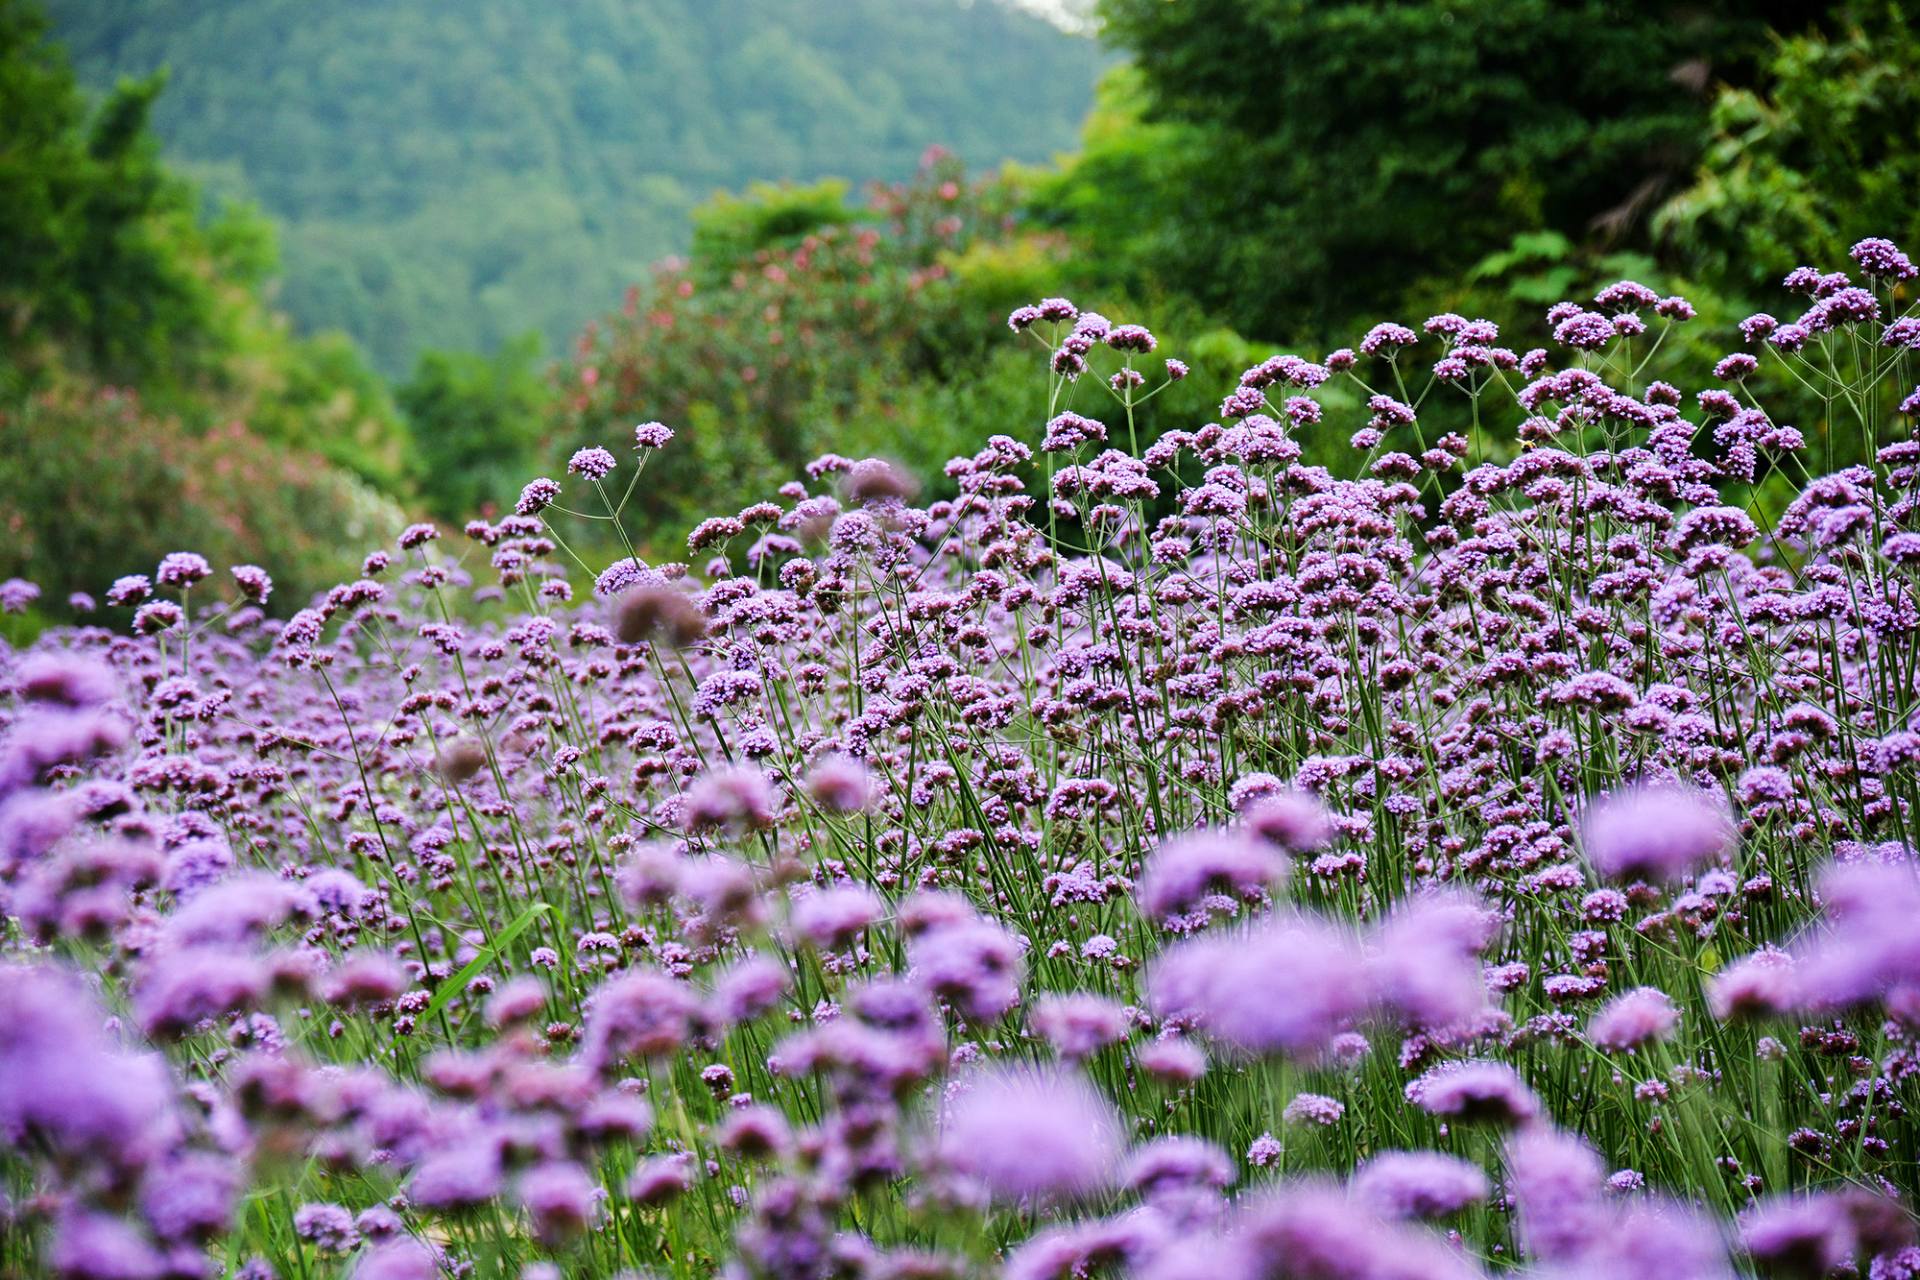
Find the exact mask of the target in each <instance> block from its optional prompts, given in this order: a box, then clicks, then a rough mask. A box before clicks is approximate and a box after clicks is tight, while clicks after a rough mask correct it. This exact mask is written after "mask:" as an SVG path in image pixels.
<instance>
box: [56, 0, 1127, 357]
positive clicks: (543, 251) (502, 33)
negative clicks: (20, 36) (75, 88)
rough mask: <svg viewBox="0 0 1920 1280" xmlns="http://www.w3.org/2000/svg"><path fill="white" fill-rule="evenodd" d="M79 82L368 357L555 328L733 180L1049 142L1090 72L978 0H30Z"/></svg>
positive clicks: (1035, 152) (658, 250)
mask: <svg viewBox="0 0 1920 1280" xmlns="http://www.w3.org/2000/svg"><path fill="white" fill-rule="evenodd" d="M47 7H48V9H49V11H50V15H51V17H52V19H53V23H54V28H55V31H56V33H57V34H58V36H59V37H60V38H61V39H62V40H64V41H65V42H67V44H68V46H69V48H70V50H71V53H72V56H73V59H74V62H75V64H76V66H77V68H78V70H79V72H80V75H81V76H82V78H83V79H84V80H85V81H87V82H88V83H90V84H92V85H94V86H95V87H102V86H105V85H108V84H111V83H112V82H113V81H114V80H115V79H116V78H118V77H120V76H123V75H139V74H145V73H147V72H150V71H152V70H153V69H155V68H157V67H162V66H165V67H169V68H171V75H172V78H171V82H170V83H169V85H168V88H167V90H166V92H165V93H164V94H162V95H161V97H160V100H159V102H158V104H157V107H156V110H155V114H154V123H155V126H156V129H157V131H158V132H159V134H160V136H161V137H162V138H163V139H164V140H165V143H166V145H167V147H168V150H169V154H170V156H171V157H172V158H173V159H174V160H175V161H176V163H178V164H180V165H181V166H182V167H183V168H184V169H186V170H187V172H189V173H191V174H193V175H194V176H196V177H197V178H199V179H200V180H201V182H202V183H203V185H205V186H206V187H207V188H208V189H209V190H211V191H213V192H216V193H218V194H221V195H227V196H243V197H248V198H251V199H254V200H257V201H258V202H259V203H260V205H261V206H262V207H263V208H264V209H265V210H266V211H267V212H268V213H269V214H271V215H272V216H273V217H274V219H275V220H276V221H277V222H278V223H279V224H280V226H281V228H282V240H283V258H284V263H285V272H284V275H285V279H284V282H283V285H282V292H281V295H280V301H281V303H282V305H284V306H285V307H286V308H287V310H289V311H290V312H291V313H292V314H293V316H294V317H295V318H296V319H297V320H298V321H299V322H300V323H301V324H302V325H304V326H306V327H309V328H326V327H337V328H341V329H345V330H347V331H348V332H349V333H351V334H353V335H354V336H355V337H356V338H358V339H359V340H360V341H361V342H362V343H363V344H364V345H365V346H366V347H367V349H368V350H369V352H371V353H372V355H373V356H374V357H375V359H376V360H377V361H378V362H379V363H380V364H381V365H382V366H383V367H384V368H386V369H387V370H388V371H389V372H399V371H402V370H404V368H405V367H406V366H407V365H409V364H410V362H411V360H412V357H413V355H414V353H416V352H417V351H419V350H420V349H422V348H423V347H445V346H461V347H470V346H484V345H492V344H494V343H496V342H498V341H499V340H501V339H503V338H505V337H508V336H511V335H513V334H516V333H519V332H523V331H525V330H527V329H539V330H542V331H543V332H545V333H546V334H547V335H548V336H549V338H552V339H557V338H563V337H565V336H566V335H568V334H570V333H572V332H573V331H574V330H575V329H576V328H577V327H578V325H579V323H580V322H581V320H582V319H583V318H585V317H587V316H591V315H593V314H596V313H598V312H600V311H602V310H604V309H605V308H606V307H607V306H608V305H609V304H610V303H611V302H612V301H613V300H614V299H615V298H616V297H617V296H618V293H619V290H620V289H621V287H622V286H623V285H624V284H625V283H626V282H628V281H630V280H632V279H634V278H636V277H637V275H638V274H639V272H640V271H641V270H642V268H643V267H644V266H645V265H646V264H647V263H648V262H649V261H651V260H653V259H654V258H656V257H658V256H660V255H661V254H664V253H668V252H672V251H674V250H676V249H678V248H680V247H681V246H682V244H683V242H684V238H685V235H686V226H687V223H686V214H687V211H688V209H689V208H690V207H691V206H693V205H694V204H696V203H698V202H699V201H700V200H701V199H703V198H705V197H706V196H707V195H708V194H710V193H711V192H712V191H713V190H714V189H715V188H720V187H737V186H739V185H741V184H743V183H745V182H747V181H750V180H753V179H758V178H788V177H791V178H815V177H821V176H826V175H843V176H847V177H851V178H855V179H864V178H868V177H898V176H902V175H904V174H905V173H906V172H908V171H909V169H910V168H911V166H912V165H913V163H914V160H915V159H916V158H917V156H918V155H919V153H920V152H921V150H922V149H923V148H924V147H925V146H926V145H927V144H928V143H930V142H942V143H945V144H947V145H948V146H950V147H952V148H953V149H955V150H956V151H958V152H959V153H960V154H961V155H962V156H963V157H965V158H966V159H967V160H968V161H970V162H972V163H974V164H982V165H984V164H991V163H994V162H997V161H1000V160H1002V159H1007V158H1016V159H1028V160H1037V159H1042V158H1044V157H1046V156H1047V155H1049V154H1050V153H1052V152H1054V151H1057V150H1060V149H1062V148H1064V147H1066V146H1068V145H1070V144H1071V142H1072V141H1073V138H1074V134H1075V129H1076V127H1077V126H1078V124H1079V122H1080V120H1081V118H1082V117H1083V116H1084V114H1085V112H1086V110H1087V107H1088V104H1089V102H1090V100H1091V96H1092V89H1093V82H1094V79H1095V76H1096V73H1097V70H1098V67H1099V66H1100V64H1101V62H1102V55H1101V53H1100V51H1099V50H1098V49H1097V48H1096V47H1095V46H1094V45H1093V44H1092V43H1091V42H1090V41H1087V40H1085V39H1081V38H1077V37H1074V36H1069V35H1067V34H1064V33H1062V32H1061V31H1059V30H1057V29H1055V28H1054V27H1052V26H1050V25H1048V24H1047V23H1046V22H1044V21H1042V20H1040V19H1039V18H1036V17H1033V16H1031V15H1030V14H1027V13H1022V12H1019V11H1015V10H1011V9H1008V8H1005V7H1003V6H1002V5H1000V4H998V3H992V2H990V0H975V2H974V3H971V4H962V3H957V2H956V0H832V3H816V2H814V0H567V2H566V3H556V4H538V5H530V4H524V3H521V2H520V0H463V3H460V4H446V3H438V2H429V0H372V2H369V0H329V2H328V3H326V4H313V3H310V2H308V0H141V3H139V4H112V3H103V2H102V0H51V3H49V4H48V6H47Z"/></svg>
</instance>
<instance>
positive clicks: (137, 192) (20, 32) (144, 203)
mask: <svg viewBox="0 0 1920 1280" xmlns="http://www.w3.org/2000/svg"><path fill="white" fill-rule="evenodd" d="M44 35H45V24H44V23H43V22H42V21H41V20H40V18H39V17H38V16H37V15H36V14H35V13H34V12H33V11H32V10H30V9H27V8H26V7H24V6H23V5H20V4H16V3H11V2H9V3H6V4H0V68H4V69H5V74H4V75H0V119H5V120H6V122H7V123H6V134H5V142H4V144H0V210H4V211H5V213H4V216H0V355H4V357H5V361H6V364H7V366H8V368H9V372H10V374H11V375H12V381H14V382H15V383H16V389H17V383H18V382H20V381H23V380H25V379H27V378H29V377H31V375H32V371H33V370H35V369H38V368H39V367H41V366H43V365H44V364H45V363H46V362H47V361H49V360H50V359H53V358H54V356H55V353H56V352H59V353H64V354H65V355H66V356H68V357H69V358H71V359H73V360H74V361H76V362H78V363H81V364H83V365H84V367H86V368H87V369H88V370H89V371H90V372H93V373H96V374H98V375H99V376H101V377H104V378H111V379H118V380H130V379H138V378H143V377H146V376H149V375H151V374H154V373H156V372H158V371H160V370H161V369H163V368H167V367H172V368H174V369H183V368H185V369H195V368H198V367H200V365H201V363H202V362H203V361H204V359H205V356H206V352H205V345H206V344H205V343H204V341H203V340H202V339H203V335H204V332H205V328H206V325H207V323H208V316H209V313H210V312H211V311H212V310H213V307H214V297H213V291H212V288H211V287H210V285H209V283H208V281H207V280H206V279H205V278H204V276H203V275H202V273H201V272H199V271H198V270H196V267H197V265H198V264H197V263H196V256H197V255H196V252H195V250H204V248H205V247H206V246H205V245H203V244H200V243H197V242H196V240H195V237H193V236H192V215H191V197H190V193H189V192H188V190H187V189H186V188H185V187H184V186H183V185H182V184H180V183H179V182H177V181H176V180H174V179H173V178H172V177H170V176H169V175H168V174H167V173H166V172H165V170H164V169H163V168H162V167H161V166H160V164H159V162H158V161H157V160H156V159H155V154H154V147H153V144H152V142H151V140H150V139H149V137H148V135H147V133H146V120H147V115H148V112H149V110H150V109H151V107H152V105H153V101H154V97H155V95H156V94H157V93H158V92H159V91H160V88H161V86H162V84H164V83H165V77H164V76H154V77H151V78H149V79H147V80H144V81H137V82H127V83H123V84H122V85H121V86H120V87H119V88H118V89H117V90H115V91H114V92H113V93H112V94H111V95H110V96H109V97H108V98H107V99H106V101H105V102H104V103H102V104H101V106H100V107H99V109H98V110H97V111H96V112H94V113H92V116H91V118H89V115H88V112H87V110H86V106H85V103H84V101H83V99H82V98H81V95H80V93H79V90H78V89H77V88H76V86H75V84H74V81H73V76H72V73H71V71H70V70H69V69H68V67H67V65H66V63H65V61H64V60H63V59H61V58H60V57H59V56H58V55H57V54H56V53H55V52H54V51H53V50H52V49H51V48H50V47H49V46H47V45H46V44H44V43H43V38H44ZM182 239H185V240H186V241H187V244H186V246H185V247H184V249H183V246H182V244H181V243H180V241H181V240H182Z"/></svg>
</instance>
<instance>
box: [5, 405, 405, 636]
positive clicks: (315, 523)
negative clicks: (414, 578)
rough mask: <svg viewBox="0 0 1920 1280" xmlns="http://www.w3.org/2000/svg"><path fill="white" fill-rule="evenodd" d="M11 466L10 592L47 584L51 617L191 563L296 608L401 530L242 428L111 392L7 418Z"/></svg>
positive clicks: (322, 471) (363, 499)
mask: <svg viewBox="0 0 1920 1280" xmlns="http://www.w3.org/2000/svg"><path fill="white" fill-rule="evenodd" d="M0 457H5V458H6V460H7V464H6V466H4V467H0V529H3V530H4V531H5V535H6V536H5V537H4V538H0V578H10V577H22V578H26V579H28V580H30V581H33V582H37V583H39V584H40V585H41V587H42V588H43V590H44V591H45V593H46V599H44V600H43V601H42V603H43V605H47V606H49V607H57V604H58V602H59V601H62V600H64V599H65V597H66V596H67V594H68V593H70V592H73V591H86V592H89V593H91V594H93V595H95V596H98V595H99V594H100V593H101V592H102V591H104V590H105V588H106V586H107V585H108V583H109V582H111V581H112V579H113V578H114V577H116V576H118V575H120V574H123V573H151V572H152V571H153V566H154V565H155V564H157V563H158V562H159V560H160V557H161V556H163V555H165V554H166V553H168V552H169V551H179V550H182V549H191V550H195V551H199V552H200V553H202V554H203V555H205V556H207V557H208V558H209V559H211V560H212V561H213V562H214V563H215V564H220V565H230V564H240V563H248V562H251V563H255V564H260V565H264V566H266V567H267V568H268V570H269V572H271V573H272V574H273V576H274V578H275V579H276V581H277V584H278V585H277V588H276V593H277V594H276V598H275V600H274V602H273V603H274V604H276V605H278V606H279V607H280V608H282V609H287V608H292V607H297V606H298V605H300V604H303V603H305V601H306V599H307V598H308V597H309V596H311V595H312V594H313V593H314V592H315V591H319V590H324V589H325V588H326V587H328V586H331V585H332V584H333V583H335V582H339V581H342V580H343V579H345V578H350V577H352V576H354V575H355V572H356V566H357V565H358V562H359V551H360V550H362V549H364V548H366V547H368V546H371V545H377V544H379V543H381V542H384V541H386V540H387V539H388V538H389V537H390V536H391V533H392V530H393V529H394V528H395V527H397V525H398V524H399V523H401V521H402V520H403V516H402V514H401V513H400V511H399V510H397V509H396V508H395V507H394V506H393V504H392V503H391V502H390V501H388V500H386V499H385V498H382V497H380V496H379V495H378V494H377V493H376V492H375V491H373V490H371V489H369V488H368V487H367V486H366V485H364V484H362V483H361V482H359V481H358V480H356V479H355V478H353V477H352V476H351V475H349V474H347V473H345V472H343V471H341V470H339V469H337V468H333V467H329V466H327V465H325V464H324V463H322V462H321V461H320V460H319V459H317V458H314V457H311V456H308V455H305V454H301V453H298V452H294V451H291V450H286V449H282V448H276V447H274V446H273V445H271V444H270V443H269V442H267V441H265V440H262V439H261V438H260V437H259V436H257V435H255V434H253V433H252V432H250V431H249V430H248V429H247V428H246V427H245V426H242V425H241V424H240V423H238V422H230V423H226V424H224V425H221V426H218V427H215V428H212V429H210V430H204V431H202V430H195V429H192V428H190V427H188V426H186V425H184V424H182V423H181V422H180V421H179V420H178V419H176V418H172V417H166V416H162V415H159V414H156V413H154V412H152V411H150V410H148V409H146V408H145V407H144V406H142V405H141V404H140V402H139V400H138V399H137V398H135V397H134V396H132V395H131V394H129V393H126V392H122V391H116V390H113V389H102V390H96V391H85V390H59V391H50V392H46V393H42V394H40V395H36V396H34V397H31V398H29V399H27V400H25V401H23V402H20V403H18V404H16V405H14V406H12V407H10V408H0Z"/></svg>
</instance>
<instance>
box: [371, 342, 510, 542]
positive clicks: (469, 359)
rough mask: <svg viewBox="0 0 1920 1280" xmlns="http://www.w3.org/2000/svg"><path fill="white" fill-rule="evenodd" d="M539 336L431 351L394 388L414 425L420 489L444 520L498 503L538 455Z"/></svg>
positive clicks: (484, 509) (463, 516)
mask: <svg viewBox="0 0 1920 1280" xmlns="http://www.w3.org/2000/svg"><path fill="white" fill-rule="evenodd" d="M539 351H540V338H539V335H537V334H527V335H525V336H523V337H521V338H520V339H518V340H517V341H514V342H510V343H508V344H507V345H506V346H505V347H502V348H501V349H500V350H499V351H498V352H496V353H495V354H493V355H491V356H482V355H475V354H472V353H469V352H459V351H429V352H427V353H426V354H424V355H422V356H421V357H420V361H419V363H418V364H417V365H416V366H415V367H414V371H413V377H412V379H410V380H409V381H408V382H407V384H406V385H405V386H403V387H401V388H400V389H399V390H398V391H397V392H396V393H395V394H396V397H397V398H398V400H399V403H400V407H401V409H402V410H403V411H404V412H405V413H406V415H407V422H408V424H409V426H410V427H411V429H412V433H413V442H414V452H415V455H416V457H417V459H418V465H419V472H418V488H419V491H420V494H421V496H422V497H423V498H424V499H425V501H426V503H427V505H428V507H429V508H430V509H431V510H432V511H433V512H434V513H435V514H437V515H440V516H444V517H446V518H447V519H449V520H464V519H466V518H468V517H470V516H475V515H480V514H483V513H484V512H487V511H488V510H489V509H491V508H497V507H498V506H499V505H500V501H501V499H502V497H503V495H511V494H513V493H515V492H517V491H518V489H519V487H520V486H521V485H522V484H524V483H525V482H526V479H527V477H528V476H529V475H531V474H532V473H533V471H534V469H535V468H536V467H537V466H538V465H539V463H540V460H541V455H540V443H541V439H540V437H541V416H540V415H541V413H542V410H543V409H544V408H545V405H546V401H547V387H546V383H545V382H544V381H543V380H542V379H541V377H540V374H539V372H538V361H539Z"/></svg>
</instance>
